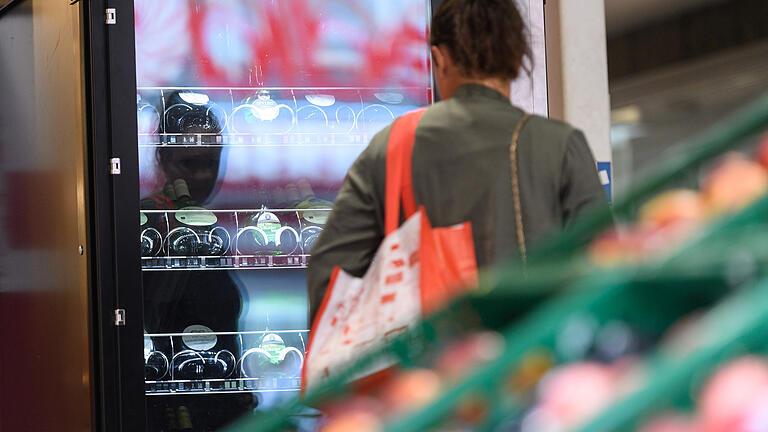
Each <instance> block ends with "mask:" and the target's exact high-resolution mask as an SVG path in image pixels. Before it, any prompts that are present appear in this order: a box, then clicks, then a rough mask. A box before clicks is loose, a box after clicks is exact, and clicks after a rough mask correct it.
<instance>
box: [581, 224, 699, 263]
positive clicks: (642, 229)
mask: <svg viewBox="0 0 768 432" xmlns="http://www.w3.org/2000/svg"><path fill="white" fill-rule="evenodd" d="M698 226H699V223H698V222H694V221H691V220H685V219H678V220H677V221H674V222H673V221H668V222H667V223H666V224H665V225H658V226H653V225H650V224H648V225H643V226H637V227H629V228H627V227H624V228H622V229H615V230H611V231H608V232H606V233H605V234H603V235H601V236H600V237H598V238H597V239H596V240H595V241H594V242H593V243H592V245H590V248H589V256H590V258H591V260H592V262H593V263H594V264H595V265H598V266H602V267H611V266H617V265H626V264H633V263H639V262H643V261H645V260H648V259H653V258H657V257H658V256H659V254H662V253H664V252H666V251H670V250H674V248H675V247H677V246H679V245H680V244H681V243H682V242H684V241H685V240H686V239H688V238H689V237H690V235H691V233H692V231H693V230H695V229H696V228H697V227H698Z"/></svg>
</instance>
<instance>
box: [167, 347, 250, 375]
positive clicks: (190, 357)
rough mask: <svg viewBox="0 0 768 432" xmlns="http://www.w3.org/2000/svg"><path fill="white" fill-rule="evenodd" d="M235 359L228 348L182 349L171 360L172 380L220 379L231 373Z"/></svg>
mask: <svg viewBox="0 0 768 432" xmlns="http://www.w3.org/2000/svg"><path fill="white" fill-rule="evenodd" d="M236 363H237V359H236V358H235V355H234V354H232V352H231V351H229V350H219V351H195V350H184V351H181V352H179V353H177V354H176V355H175V356H173V360H172V361H171V364H172V367H173V379H174V380H191V381H195V380H203V379H222V378H227V377H229V376H230V375H232V372H233V371H234V369H235V365H236Z"/></svg>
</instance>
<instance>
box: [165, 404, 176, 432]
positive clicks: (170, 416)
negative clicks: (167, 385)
mask: <svg viewBox="0 0 768 432" xmlns="http://www.w3.org/2000/svg"><path fill="white" fill-rule="evenodd" d="M163 423H164V424H165V427H164V429H163V430H164V431H165V432H178V431H179V421H178V419H177V418H176V413H175V412H173V408H171V407H166V408H165V410H164V411H163Z"/></svg>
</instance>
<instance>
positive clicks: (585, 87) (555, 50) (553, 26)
mask: <svg viewBox="0 0 768 432" xmlns="http://www.w3.org/2000/svg"><path fill="white" fill-rule="evenodd" d="M545 13H546V22H547V75H548V90H549V112H550V116H551V117H552V118H557V119H560V120H564V121H567V122H568V123H571V124H572V125H574V126H575V127H577V128H579V129H581V130H582V131H584V134H585V135H586V136H587V140H588V141H589V144H590V147H591V148H592V153H593V154H594V156H595V159H596V160H597V162H598V170H599V171H601V173H600V177H601V179H602V181H603V183H604V184H605V185H606V189H607V190H608V191H610V188H611V187H610V179H611V177H612V171H611V162H612V155H611V142H610V126H611V124H610V96H609V93H608V56H607V53H606V45H607V43H606V34H605V5H604V0H579V1H573V0H549V1H547V3H546V6H545Z"/></svg>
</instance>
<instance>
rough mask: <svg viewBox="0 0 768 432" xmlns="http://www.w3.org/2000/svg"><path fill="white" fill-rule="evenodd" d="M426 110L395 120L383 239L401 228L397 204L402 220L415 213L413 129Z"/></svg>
mask: <svg viewBox="0 0 768 432" xmlns="http://www.w3.org/2000/svg"><path fill="white" fill-rule="evenodd" d="M424 111H426V108H422V109H420V110H417V111H412V112H410V113H408V114H405V115H404V116H402V117H400V118H398V119H397V120H395V123H394V124H393V125H392V130H391V131H390V133H389V141H388V143H387V168H386V177H387V178H386V185H385V201H384V232H385V234H386V235H389V234H391V233H392V232H394V231H396V230H397V228H398V226H400V200H401V199H402V202H403V213H404V214H405V217H406V218H408V217H411V216H412V215H413V214H414V213H416V199H415V197H414V194H413V179H412V162H413V161H412V156H413V146H414V143H415V140H416V127H417V126H418V125H419V120H421V116H422V115H424Z"/></svg>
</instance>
